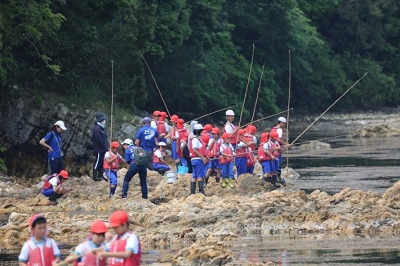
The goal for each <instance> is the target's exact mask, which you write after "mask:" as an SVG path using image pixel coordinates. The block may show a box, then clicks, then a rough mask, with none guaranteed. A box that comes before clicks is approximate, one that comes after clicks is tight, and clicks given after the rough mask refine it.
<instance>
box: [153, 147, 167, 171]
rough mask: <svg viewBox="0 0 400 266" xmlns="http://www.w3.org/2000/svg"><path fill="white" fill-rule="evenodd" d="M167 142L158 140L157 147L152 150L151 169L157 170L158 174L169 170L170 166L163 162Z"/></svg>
mask: <svg viewBox="0 0 400 266" xmlns="http://www.w3.org/2000/svg"><path fill="white" fill-rule="evenodd" d="M166 147H167V144H166V143H165V142H163V141H160V142H159V143H158V145H157V149H156V150H155V151H154V155H153V169H154V171H157V172H159V173H160V174H162V175H163V174H164V173H165V172H166V171H169V170H170V169H171V168H170V167H169V166H168V165H167V163H166V162H165V148H166Z"/></svg>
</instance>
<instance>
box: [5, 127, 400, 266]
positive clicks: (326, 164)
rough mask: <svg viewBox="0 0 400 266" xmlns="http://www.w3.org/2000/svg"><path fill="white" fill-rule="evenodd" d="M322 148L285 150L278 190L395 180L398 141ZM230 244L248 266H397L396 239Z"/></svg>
mask: <svg viewBox="0 0 400 266" xmlns="http://www.w3.org/2000/svg"><path fill="white" fill-rule="evenodd" d="M349 131H350V129H341V130H332V129H331V128H329V127H327V128H322V129H321V128H319V129H317V130H313V131H312V130H310V132H308V133H307V134H305V135H304V136H303V137H302V139H300V140H299V141H298V142H302V141H307V140H315V139H321V138H327V137H334V136H339V135H343V134H347V133H349ZM299 132H300V131H299V130H293V132H292V134H293V136H296V135H297V134H298V133H299ZM291 139H293V138H292V137H291ZM324 142H327V143H330V144H331V147H332V149H327V150H298V149H296V150H290V152H289V167H291V168H293V169H294V170H295V171H296V172H297V173H299V174H300V177H299V178H297V179H291V180H287V182H288V183H290V184H291V186H290V188H289V186H288V188H285V187H283V188H282V189H302V190H305V191H306V192H312V191H314V190H316V189H319V190H323V191H326V192H328V193H330V194H334V193H337V192H339V191H341V190H342V189H343V188H346V187H350V188H352V189H362V190H371V191H374V192H376V193H379V194H382V193H384V192H385V191H386V189H387V188H388V187H390V186H392V185H393V184H394V183H395V182H396V181H398V180H400V137H390V138H389V137H388V138H370V139H368V138H363V139H350V138H346V137H339V138H334V139H330V140H326V141H324ZM284 166H286V160H284V162H283V167H284ZM399 219H400V217H399ZM231 244H232V251H233V252H234V253H235V254H236V255H237V256H238V257H241V258H243V259H246V260H248V261H252V262H268V261H272V262H275V263H278V264H279V265H357V266H360V265H369V266H372V265H388V264H390V265H400V238H399V236H387V237H381V236H375V237H373V236H372V237H356V236H354V237H339V236H331V235H309V234H308V235H307V234H305V235H299V236H295V237H288V236H282V235H275V236H269V237H261V236H246V237H243V238H241V239H240V241H237V240H235V241H233V242H232V243H231ZM186 245H187V244H186V243H182V245H178V246H176V247H171V246H169V247H166V248H165V249H157V250H150V251H146V252H145V253H144V254H143V256H142V257H143V260H142V264H143V265H155V264H156V261H157V259H158V258H160V257H162V256H164V255H166V254H175V253H176V252H177V251H178V250H179V249H180V248H182V247H184V246H186ZM69 249H70V247H68V248H67V247H64V249H63V253H64V254H67V253H68V251H69ZM18 252H19V249H18V250H17V249H16V250H7V251H5V250H2V249H1V247H0V266H3V265H4V266H5V265H18V263H17V262H16V258H17V255H18Z"/></svg>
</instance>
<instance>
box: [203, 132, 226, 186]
mask: <svg viewBox="0 0 400 266" xmlns="http://www.w3.org/2000/svg"><path fill="white" fill-rule="evenodd" d="M211 133H212V135H213V137H212V138H211V139H210V141H209V142H208V146H207V151H208V157H209V158H210V162H209V163H208V166H209V167H208V171H207V173H206V183H205V184H204V187H205V186H206V185H207V183H208V179H209V178H210V176H211V173H212V171H215V172H216V173H217V177H216V179H215V181H216V182H217V183H219V180H220V178H221V166H220V165H219V162H218V157H219V147H220V146H221V143H222V139H220V138H219V133H220V130H219V128H217V127H214V128H212V129H211Z"/></svg>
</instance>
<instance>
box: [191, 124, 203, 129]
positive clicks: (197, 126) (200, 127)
mask: <svg viewBox="0 0 400 266" xmlns="http://www.w3.org/2000/svg"><path fill="white" fill-rule="evenodd" d="M193 129H204V128H203V125H202V124H196V125H194V127H193Z"/></svg>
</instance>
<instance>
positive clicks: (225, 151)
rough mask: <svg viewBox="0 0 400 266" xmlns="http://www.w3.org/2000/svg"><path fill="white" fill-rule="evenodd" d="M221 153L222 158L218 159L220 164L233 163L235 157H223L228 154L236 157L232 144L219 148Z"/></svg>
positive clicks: (224, 144)
mask: <svg viewBox="0 0 400 266" xmlns="http://www.w3.org/2000/svg"><path fill="white" fill-rule="evenodd" d="M219 151H220V153H221V156H220V157H219V158H218V159H219V164H227V163H230V162H232V161H233V157H225V156H222V154H226V155H234V154H235V152H234V150H233V146H232V144H230V143H229V144H226V143H222V144H221V146H220V147H219Z"/></svg>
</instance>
